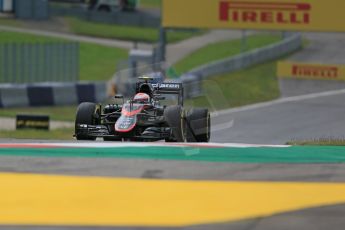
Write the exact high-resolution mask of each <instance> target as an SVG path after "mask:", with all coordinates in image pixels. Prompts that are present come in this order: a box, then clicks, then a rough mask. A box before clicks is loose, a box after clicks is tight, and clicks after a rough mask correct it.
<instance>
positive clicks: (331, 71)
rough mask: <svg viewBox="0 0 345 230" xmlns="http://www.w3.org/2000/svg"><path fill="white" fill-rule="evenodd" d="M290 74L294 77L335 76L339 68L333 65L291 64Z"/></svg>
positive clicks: (337, 74)
mask: <svg viewBox="0 0 345 230" xmlns="http://www.w3.org/2000/svg"><path fill="white" fill-rule="evenodd" d="M292 75H293V76H296V77H298V76H307V77H321V78H337V77H338V76H339V69H338V67H333V66H312V65H293V66H292Z"/></svg>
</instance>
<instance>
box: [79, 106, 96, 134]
mask: <svg viewBox="0 0 345 230" xmlns="http://www.w3.org/2000/svg"><path fill="white" fill-rule="evenodd" d="M96 110H97V105H96V104H95V103H91V102H83V103H81V104H80V105H79V106H78V108H77V114H76V119H75V137H76V139H77V140H92V141H94V140H96V137H90V136H88V134H87V133H81V132H80V131H79V130H78V124H83V125H96V124H97V123H98V122H97V120H96V118H95V114H96Z"/></svg>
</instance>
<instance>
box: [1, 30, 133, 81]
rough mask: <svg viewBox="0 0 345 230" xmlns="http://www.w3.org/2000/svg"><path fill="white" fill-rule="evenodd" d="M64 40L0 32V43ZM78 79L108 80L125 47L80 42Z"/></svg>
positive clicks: (126, 55) (124, 55)
mask: <svg viewBox="0 0 345 230" xmlns="http://www.w3.org/2000/svg"><path fill="white" fill-rule="evenodd" d="M64 41H66V40H61V39H55V38H50V37H44V36H36V35H30V34H25V33H16V32H4V31H1V32H0V44H1V43H46V42H64ZM79 55H80V61H79V70H80V72H79V79H80V80H85V81H88V80H90V81H102V80H108V79H110V78H111V76H112V75H113V74H114V73H115V72H116V64H117V62H119V61H120V60H123V59H127V58H128V52H127V51H126V50H125V49H119V48H113V47H107V46H101V45H95V44H91V43H84V42H82V43H80V49H79Z"/></svg>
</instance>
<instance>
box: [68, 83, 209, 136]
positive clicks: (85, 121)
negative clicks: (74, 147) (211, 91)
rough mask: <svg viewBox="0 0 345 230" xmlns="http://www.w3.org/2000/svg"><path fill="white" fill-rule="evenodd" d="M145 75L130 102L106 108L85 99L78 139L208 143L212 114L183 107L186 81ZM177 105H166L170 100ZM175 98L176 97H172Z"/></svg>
mask: <svg viewBox="0 0 345 230" xmlns="http://www.w3.org/2000/svg"><path fill="white" fill-rule="evenodd" d="M150 80H152V79H151V78H147V77H141V78H139V81H138V82H137V83H136V94H135V95H134V96H133V97H132V98H130V99H129V100H128V101H127V102H124V98H123V96H120V95H118V96H115V98H116V99H117V100H119V99H121V100H122V103H117V104H108V105H106V106H104V107H103V108H102V106H101V105H97V104H95V103H90V102H84V103H81V104H80V105H79V106H78V109H77V115H76V121H75V135H74V136H75V137H76V139H77V140H96V138H97V137H100V138H103V139H104V140H105V141H158V140H165V141H167V142H208V141H209V140H210V126H211V122H210V114H209V112H208V110H207V109H189V110H185V109H184V107H183V85H182V83H151V82H150ZM167 98H168V99H170V100H173V101H174V102H175V105H162V103H161V102H162V101H164V100H166V99H167ZM172 98H173V99H172Z"/></svg>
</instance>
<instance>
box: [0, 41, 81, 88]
mask: <svg viewBox="0 0 345 230" xmlns="http://www.w3.org/2000/svg"><path fill="white" fill-rule="evenodd" d="M78 78H79V43H76V42H54V43H34V44H29V43H5V44H0V83H35V82H76V81H78Z"/></svg>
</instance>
